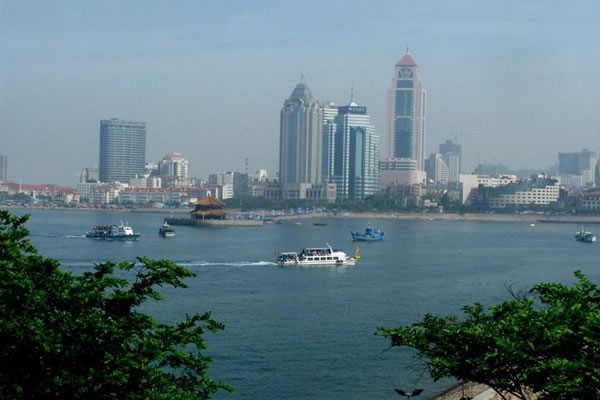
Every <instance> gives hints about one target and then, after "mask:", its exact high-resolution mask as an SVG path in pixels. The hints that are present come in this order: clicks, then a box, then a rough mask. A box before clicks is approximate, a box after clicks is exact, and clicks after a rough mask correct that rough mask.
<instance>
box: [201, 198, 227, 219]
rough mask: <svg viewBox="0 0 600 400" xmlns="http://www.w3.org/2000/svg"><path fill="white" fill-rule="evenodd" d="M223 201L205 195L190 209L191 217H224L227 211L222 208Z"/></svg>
mask: <svg viewBox="0 0 600 400" xmlns="http://www.w3.org/2000/svg"><path fill="white" fill-rule="evenodd" d="M224 205H225V203H223V202H222V201H219V200H218V199H215V198H214V197H211V196H207V197H205V198H203V199H202V200H198V201H197V202H196V204H195V205H194V211H192V218H193V219H225V217H226V216H227V211H225V210H223V206H224Z"/></svg>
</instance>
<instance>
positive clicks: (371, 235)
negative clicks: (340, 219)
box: [350, 228, 385, 242]
mask: <svg viewBox="0 0 600 400" xmlns="http://www.w3.org/2000/svg"><path fill="white" fill-rule="evenodd" d="M350 234H351V235H352V240H357V241H363V242H373V241H377V240H383V239H385V232H381V231H380V230H375V229H373V228H367V229H365V233H360V232H350Z"/></svg>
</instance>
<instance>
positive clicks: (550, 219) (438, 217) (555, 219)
mask: <svg viewBox="0 0 600 400" xmlns="http://www.w3.org/2000/svg"><path fill="white" fill-rule="evenodd" d="M3 209H6V210H26V211H28V210H40V211H73V212H81V211H91V212H117V213H123V212H132V213H157V214H189V213H190V212H191V211H192V209H189V208H136V209H102V208H41V207H0V210H3ZM229 211H230V213H231V214H235V213H240V214H258V213H260V212H262V211H256V212H255V213H253V212H247V211H246V212H243V213H242V212H240V211H239V210H235V209H231V210H229ZM310 218H339V219H350V218H356V219H395V220H407V221H463V222H527V223H568V224H600V215H544V214H484V213H465V214H456V213H397V212H351V211H348V212H341V213H336V214H333V213H319V214H303V215H285V216H279V217H274V218H273V219H275V220H278V221H287V220H296V219H310Z"/></svg>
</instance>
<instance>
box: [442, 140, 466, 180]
mask: <svg viewBox="0 0 600 400" xmlns="http://www.w3.org/2000/svg"><path fill="white" fill-rule="evenodd" d="M461 152H462V146H461V145H460V144H458V143H455V142H454V141H452V140H446V142H445V143H441V144H440V154H441V155H442V159H443V160H444V162H445V163H446V166H447V167H448V182H458V180H459V178H460V173H461V171H462V165H461V162H462V161H461V158H462V157H461Z"/></svg>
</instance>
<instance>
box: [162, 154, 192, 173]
mask: <svg viewBox="0 0 600 400" xmlns="http://www.w3.org/2000/svg"><path fill="white" fill-rule="evenodd" d="M158 174H159V175H162V176H176V177H178V178H184V179H187V178H188V177H189V176H188V175H189V162H188V160H186V159H185V158H183V155H182V154H181V153H168V154H166V155H165V156H164V157H163V159H162V160H160V163H159V164H158Z"/></svg>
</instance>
